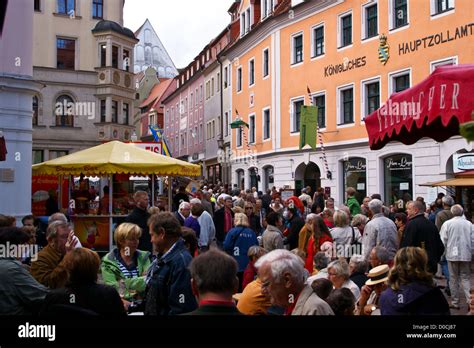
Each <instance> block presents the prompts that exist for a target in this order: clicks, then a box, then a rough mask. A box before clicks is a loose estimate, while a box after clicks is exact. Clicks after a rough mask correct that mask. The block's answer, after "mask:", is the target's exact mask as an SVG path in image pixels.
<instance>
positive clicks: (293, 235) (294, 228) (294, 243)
mask: <svg viewBox="0 0 474 348" xmlns="http://www.w3.org/2000/svg"><path fill="white" fill-rule="evenodd" d="M303 226H304V220H303V219H302V218H300V217H299V216H297V215H293V217H292V218H291V219H290V227H289V232H288V240H287V244H289V245H290V250H293V249H295V248H297V247H298V238H299V236H300V231H301V229H302V228H303Z"/></svg>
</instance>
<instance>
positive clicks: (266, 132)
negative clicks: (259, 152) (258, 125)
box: [263, 109, 270, 140]
mask: <svg viewBox="0 0 474 348" xmlns="http://www.w3.org/2000/svg"><path fill="white" fill-rule="evenodd" d="M266 139H270V109H266V110H263V140H266Z"/></svg>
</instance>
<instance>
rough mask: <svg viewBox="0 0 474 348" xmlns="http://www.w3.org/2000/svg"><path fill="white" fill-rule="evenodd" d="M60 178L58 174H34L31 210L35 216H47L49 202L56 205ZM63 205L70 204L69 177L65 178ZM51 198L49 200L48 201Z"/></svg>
mask: <svg viewBox="0 0 474 348" xmlns="http://www.w3.org/2000/svg"><path fill="white" fill-rule="evenodd" d="M58 180H59V178H58V177H57V176H56V175H33V176H32V178H31V182H32V188H31V197H32V200H31V211H32V213H33V215H34V216H47V215H48V214H47V210H46V206H47V204H48V205H49V204H51V205H53V206H54V205H56V206H57V202H58V201H57V200H58V195H59V192H58ZM62 191H63V196H62V202H61V206H62V207H64V208H65V207H67V206H68V191H69V184H68V179H67V178H64V179H63V186H62ZM48 200H49V201H48Z"/></svg>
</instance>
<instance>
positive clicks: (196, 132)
mask: <svg viewBox="0 0 474 348" xmlns="http://www.w3.org/2000/svg"><path fill="white" fill-rule="evenodd" d="M193 138H194V145H197V143H198V142H199V134H198V127H197V126H196V127H194V133H193Z"/></svg>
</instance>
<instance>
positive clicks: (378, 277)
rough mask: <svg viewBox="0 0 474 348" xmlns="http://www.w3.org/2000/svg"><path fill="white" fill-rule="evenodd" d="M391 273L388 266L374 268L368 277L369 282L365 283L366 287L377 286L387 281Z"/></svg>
mask: <svg viewBox="0 0 474 348" xmlns="http://www.w3.org/2000/svg"><path fill="white" fill-rule="evenodd" d="M389 271H390V267H388V265H380V266H377V267H374V268H372V269H371V270H370V271H369V274H368V275H367V276H368V277H369V280H367V281H366V282H365V285H376V284H379V283H383V282H385V281H387V280H388V272H389Z"/></svg>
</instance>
